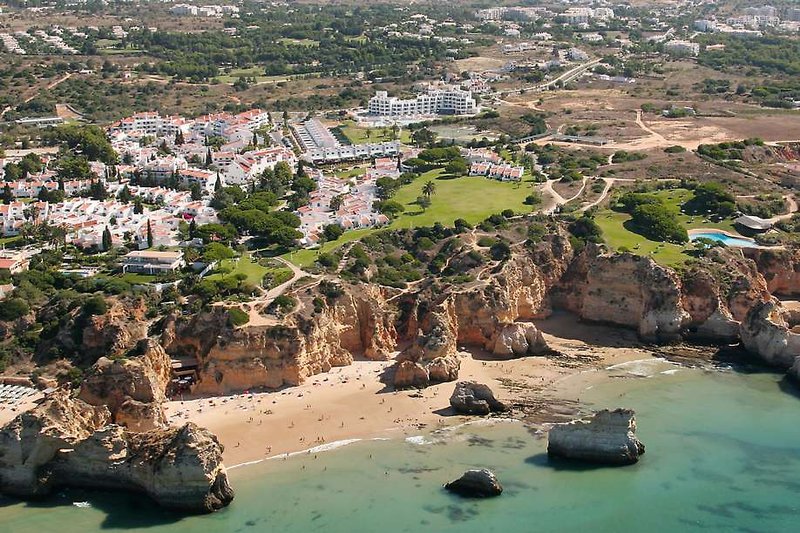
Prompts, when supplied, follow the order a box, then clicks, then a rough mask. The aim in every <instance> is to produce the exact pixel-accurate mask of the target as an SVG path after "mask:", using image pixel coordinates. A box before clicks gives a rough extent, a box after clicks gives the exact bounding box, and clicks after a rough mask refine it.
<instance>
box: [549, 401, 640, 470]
mask: <svg viewBox="0 0 800 533" xmlns="http://www.w3.org/2000/svg"><path fill="white" fill-rule="evenodd" d="M643 453H644V444H642V443H641V442H640V441H639V439H637V438H636V417H635V413H634V412H633V410H632V409H615V410H613V411H610V410H608V409H603V410H602V411H598V412H597V413H595V414H594V416H592V417H591V418H590V419H588V420H574V421H572V422H569V423H567V424H558V425H556V426H554V427H553V428H552V429H551V430H550V434H549V436H548V443H547V455H549V456H550V457H560V458H564V459H574V460H578V461H585V462H589V463H596V464H607V465H630V464H633V463H636V462H637V461H638V460H639V456H640V455H642V454H643Z"/></svg>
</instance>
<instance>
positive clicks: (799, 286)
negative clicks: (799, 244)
mask: <svg viewBox="0 0 800 533" xmlns="http://www.w3.org/2000/svg"><path fill="white" fill-rule="evenodd" d="M744 253H745V255H746V256H747V257H749V258H751V259H753V261H755V264H756V267H757V268H758V271H759V272H760V273H761V275H762V276H764V280H765V281H766V283H767V287H768V288H769V291H770V292H771V293H772V294H775V295H779V296H797V295H800V248H795V249H776V250H770V249H765V248H752V249H747V250H745V252H744Z"/></svg>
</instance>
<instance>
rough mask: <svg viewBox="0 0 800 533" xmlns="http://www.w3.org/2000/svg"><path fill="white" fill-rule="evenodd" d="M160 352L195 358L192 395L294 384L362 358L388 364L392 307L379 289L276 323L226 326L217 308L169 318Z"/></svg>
mask: <svg viewBox="0 0 800 533" xmlns="http://www.w3.org/2000/svg"><path fill="white" fill-rule="evenodd" d="M162 342H163V343H164V345H165V347H166V349H167V351H169V352H170V353H176V354H180V355H189V356H193V357H196V358H197V360H198V362H199V369H198V381H197V383H196V385H195V386H194V388H193V389H192V392H193V393H197V394H224V393H230V392H236V391H243V390H248V389H254V388H260V387H267V388H279V387H282V386H284V385H298V384H300V383H302V382H303V381H304V380H305V379H306V378H307V377H309V376H312V375H314V374H319V373H320V372H327V371H328V370H330V369H331V368H332V367H335V366H345V365H349V364H351V363H352V362H353V357H354V355H355V356H358V355H362V356H364V357H367V358H369V359H376V360H385V359H388V358H389V357H390V356H391V354H392V352H393V351H394V350H395V344H396V332H395V330H394V318H393V310H392V308H391V306H388V305H386V304H385V298H384V296H383V293H382V291H381V289H380V288H379V287H376V286H367V285H365V286H363V287H357V288H355V289H350V290H347V291H344V292H343V294H342V295H340V296H337V297H336V298H335V299H334V300H333V301H331V302H329V303H328V304H326V305H324V306H323V307H322V309H321V311H320V312H319V313H312V312H311V311H310V310H308V309H301V311H300V312H296V313H294V314H291V315H290V316H288V317H287V318H285V319H283V320H282V321H281V322H280V323H277V324H275V325H256V326H252V325H245V326H243V327H238V328H237V327H232V326H230V325H229V321H228V318H227V313H226V312H225V310H224V309H217V310H215V311H213V312H210V313H200V314H198V315H196V316H194V317H192V318H191V319H189V320H182V319H180V318H178V317H172V318H170V319H169V320H168V321H167V324H166V327H165V331H164V334H163V336H162Z"/></svg>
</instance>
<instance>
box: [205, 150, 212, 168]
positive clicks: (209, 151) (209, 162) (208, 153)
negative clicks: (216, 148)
mask: <svg viewBox="0 0 800 533" xmlns="http://www.w3.org/2000/svg"><path fill="white" fill-rule="evenodd" d="M212 163H214V159H213V158H212V157H211V148H209V149H208V150H206V166H207V167H210V166H211V164H212Z"/></svg>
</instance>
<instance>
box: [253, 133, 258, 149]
mask: <svg viewBox="0 0 800 533" xmlns="http://www.w3.org/2000/svg"><path fill="white" fill-rule="evenodd" d="M253 146H258V133H256V132H253Z"/></svg>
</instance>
